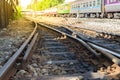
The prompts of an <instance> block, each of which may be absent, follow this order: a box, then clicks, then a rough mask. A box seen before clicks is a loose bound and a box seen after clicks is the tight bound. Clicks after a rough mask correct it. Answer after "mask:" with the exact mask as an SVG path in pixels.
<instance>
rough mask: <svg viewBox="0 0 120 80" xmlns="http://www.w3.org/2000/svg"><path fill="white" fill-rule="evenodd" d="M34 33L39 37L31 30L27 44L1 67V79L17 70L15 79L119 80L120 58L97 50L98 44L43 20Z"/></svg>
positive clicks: (8, 77)
mask: <svg viewBox="0 0 120 80" xmlns="http://www.w3.org/2000/svg"><path fill="white" fill-rule="evenodd" d="M35 30H36V29H35ZM37 32H38V34H39V36H38V34H36V35H35V34H34V33H35V31H34V33H33V34H34V35H33V34H32V37H30V38H29V40H28V41H27V42H26V45H28V43H29V46H28V47H27V48H26V47H25V45H24V47H22V51H20V52H19V51H18V52H19V54H18V52H16V54H15V55H17V56H13V57H12V58H11V59H10V60H9V61H8V62H7V63H6V64H5V66H3V68H2V70H1V71H0V75H1V76H0V80H8V79H10V78H11V76H12V77H13V75H14V73H16V72H17V70H18V72H17V73H16V74H15V75H14V77H13V79H15V80H26V79H28V80H29V79H35V80H39V79H40V80H56V79H58V80H71V79H73V80H80V79H112V78H114V79H119V69H120V67H119V66H118V65H119V64H120V60H119V58H118V57H115V56H114V55H112V54H109V53H108V52H106V51H104V50H103V51H101V50H100V49H97V47H99V46H98V45H96V44H93V43H91V42H86V41H85V40H82V39H81V38H79V37H77V36H78V35H70V34H68V33H69V31H67V33H65V32H61V31H60V30H56V29H54V28H52V27H50V26H48V25H45V24H42V23H40V24H38V29H37ZM37 36H38V39H39V40H37ZM35 42H36V45H35ZM33 46H34V47H33ZM96 46H97V47H96ZM33 48H35V49H34V50H33ZM19 50H21V49H19ZM31 50H32V51H31ZM22 52H23V53H24V54H23V53H22ZM31 53H34V54H31ZM30 57H31V58H30ZM16 60H17V61H16ZM10 62H12V63H10ZM27 63H28V64H27ZM8 64H9V65H8ZM15 64H17V66H16V65H15ZM14 65H15V66H14ZM14 69H15V70H14ZM11 70H12V71H11ZM13 70H14V72H13ZM8 72H9V73H8ZM11 72H13V74H10V73H11ZM8 75H9V76H8ZM6 77H7V78H6ZM11 79H12V78H11Z"/></svg>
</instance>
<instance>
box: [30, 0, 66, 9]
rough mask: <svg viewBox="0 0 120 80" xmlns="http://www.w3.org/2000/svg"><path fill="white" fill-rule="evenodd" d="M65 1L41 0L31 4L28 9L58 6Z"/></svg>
mask: <svg viewBox="0 0 120 80" xmlns="http://www.w3.org/2000/svg"><path fill="white" fill-rule="evenodd" d="M63 2H64V0H41V1H37V2H36V3H34V4H30V5H29V6H28V9H35V7H36V10H45V9H47V8H50V7H54V6H57V5H58V4H62V3H63Z"/></svg>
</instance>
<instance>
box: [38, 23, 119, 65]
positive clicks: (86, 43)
mask: <svg viewBox="0 0 120 80" xmlns="http://www.w3.org/2000/svg"><path fill="white" fill-rule="evenodd" d="M39 24H40V25H42V26H44V27H46V28H49V29H51V30H54V31H56V32H58V33H60V34H64V35H66V36H67V37H69V38H71V39H74V40H77V41H79V42H80V43H81V44H83V45H84V46H85V47H86V48H87V49H88V50H90V51H91V52H92V53H93V54H94V55H96V57H99V56H100V55H101V54H100V53H97V52H96V51H95V50H93V48H92V47H94V48H95V49H96V50H98V51H100V52H101V53H102V54H103V55H105V56H107V57H108V58H109V59H111V61H112V62H113V63H115V64H117V65H120V59H119V58H117V57H116V56H117V55H116V56H114V55H115V54H113V53H115V52H113V51H111V50H108V49H105V48H101V47H99V46H98V45H96V44H94V46H93V45H92V47H91V44H93V43H91V42H89V41H84V40H83V39H81V38H77V37H74V36H72V35H69V34H67V33H64V32H62V31H59V30H57V29H55V28H52V27H50V26H48V25H45V24H43V23H39ZM76 35H77V36H78V34H76ZM98 47H99V48H98ZM116 54H118V53H116Z"/></svg>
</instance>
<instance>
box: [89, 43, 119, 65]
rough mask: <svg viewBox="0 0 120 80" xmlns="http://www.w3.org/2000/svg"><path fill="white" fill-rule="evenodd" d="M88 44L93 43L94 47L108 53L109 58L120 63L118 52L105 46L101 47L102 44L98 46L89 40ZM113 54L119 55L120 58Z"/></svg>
mask: <svg viewBox="0 0 120 80" xmlns="http://www.w3.org/2000/svg"><path fill="white" fill-rule="evenodd" d="M88 44H89V45H91V46H92V47H94V48H95V49H97V50H99V51H100V52H102V53H103V54H104V55H106V56H107V57H108V58H109V59H111V60H112V62H114V63H116V64H118V65H120V59H119V58H120V55H119V54H118V53H116V52H113V51H110V50H108V49H105V48H103V47H101V46H97V45H95V44H93V43H90V42H88ZM113 55H116V56H119V58H117V57H115V56H113Z"/></svg>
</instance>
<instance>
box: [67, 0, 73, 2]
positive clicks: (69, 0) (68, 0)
mask: <svg viewBox="0 0 120 80" xmlns="http://www.w3.org/2000/svg"><path fill="white" fill-rule="evenodd" d="M72 1H75V0H65V2H72Z"/></svg>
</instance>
